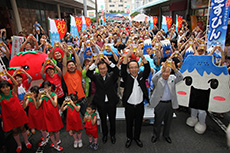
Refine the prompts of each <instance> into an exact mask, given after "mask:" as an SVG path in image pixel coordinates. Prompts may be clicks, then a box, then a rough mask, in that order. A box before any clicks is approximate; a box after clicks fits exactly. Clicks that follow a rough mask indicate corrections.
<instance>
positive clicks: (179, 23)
mask: <svg viewBox="0 0 230 153" xmlns="http://www.w3.org/2000/svg"><path fill="white" fill-rule="evenodd" d="M182 22H183V18H182V17H181V16H177V23H178V31H179V29H180V28H181V27H182Z"/></svg>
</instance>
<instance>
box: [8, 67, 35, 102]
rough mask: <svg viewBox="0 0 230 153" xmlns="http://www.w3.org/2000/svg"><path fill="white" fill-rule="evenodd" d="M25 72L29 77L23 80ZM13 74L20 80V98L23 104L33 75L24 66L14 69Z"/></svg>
mask: <svg viewBox="0 0 230 153" xmlns="http://www.w3.org/2000/svg"><path fill="white" fill-rule="evenodd" d="M23 74H24V75H25V76H26V77H27V79H25V80H23V76H22V75H23ZM12 76H13V77H14V78H15V80H16V81H17V82H18V99H19V102H20V104H21V105H23V98H24V95H25V94H26V92H28V89H29V87H30V84H31V81H32V77H31V76H30V75H29V74H28V73H27V72H26V71H25V70H24V69H23V68H20V69H17V70H16V71H14V73H13V75H12Z"/></svg>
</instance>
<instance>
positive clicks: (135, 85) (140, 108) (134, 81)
mask: <svg viewBox="0 0 230 153" xmlns="http://www.w3.org/2000/svg"><path fill="white" fill-rule="evenodd" d="M132 53H133V50H132V49H131V50H130V51H129V52H128V53H127V55H126V57H125V59H124V61H123V64H122V65H121V76H122V78H123V80H124V85H125V87H124V93H123V98H122V101H123V104H124V106H125V118H126V135H127V141H126V144H125V146H126V147H127V148H129V147H130V146H131V143H132V140H133V139H134V141H136V143H137V145H138V146H139V147H143V143H142V142H141V140H140V134H141V126H142V120H143V116H144V100H145V99H146V100H147V101H149V98H148V92H147V88H146V84H145V80H146V79H147V78H148V76H149V73H150V65H149V63H148V61H147V60H146V59H145V57H144V56H143V52H142V51H139V53H138V54H139V56H140V57H141V59H142V62H143V64H144V71H143V72H140V73H138V71H139V64H138V62H137V61H135V60H131V61H129V62H128V58H129V56H131V54H132ZM127 68H128V70H129V73H128V72H127ZM133 123H134V125H133ZM133 126H134V133H133Z"/></svg>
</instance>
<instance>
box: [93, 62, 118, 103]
mask: <svg viewBox="0 0 230 153" xmlns="http://www.w3.org/2000/svg"><path fill="white" fill-rule="evenodd" d="M109 66H110V67H111V68H114V67H115V66H116V65H115V64H114V63H112V62H111V63H110V64H109ZM96 67H97V66H96V65H95V64H94V63H93V64H92V65H91V66H90V67H89V70H91V71H92V70H94V69H95V68H96ZM105 78H106V76H104V77H103V80H104V81H105ZM108 101H109V99H108V96H107V95H106V94H105V102H108Z"/></svg>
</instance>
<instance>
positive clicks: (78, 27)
mask: <svg viewBox="0 0 230 153" xmlns="http://www.w3.org/2000/svg"><path fill="white" fill-rule="evenodd" d="M74 18H75V22H76V26H77V30H78V31H79V30H81V27H82V18H81V17H74Z"/></svg>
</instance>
